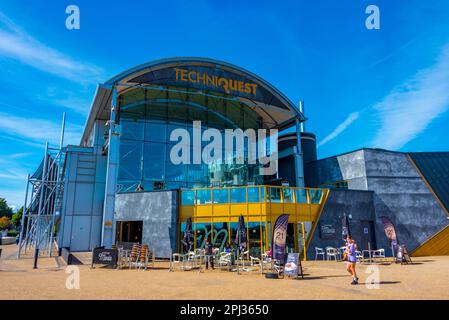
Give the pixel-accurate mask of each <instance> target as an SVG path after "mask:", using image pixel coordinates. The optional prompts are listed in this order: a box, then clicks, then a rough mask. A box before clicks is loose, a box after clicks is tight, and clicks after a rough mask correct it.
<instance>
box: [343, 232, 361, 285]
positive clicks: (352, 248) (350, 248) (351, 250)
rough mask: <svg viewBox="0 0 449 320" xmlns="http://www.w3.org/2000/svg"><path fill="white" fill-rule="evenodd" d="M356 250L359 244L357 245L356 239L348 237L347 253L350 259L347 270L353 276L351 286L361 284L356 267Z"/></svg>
mask: <svg viewBox="0 0 449 320" xmlns="http://www.w3.org/2000/svg"><path fill="white" fill-rule="evenodd" d="M356 250H357V244H356V243H355V241H354V239H352V237H351V236H349V235H348V237H347V238H346V252H345V253H346V256H347V259H348V262H347V263H346V270H347V271H348V272H349V273H350V274H351V275H352V282H351V284H353V285H355V284H358V283H359V278H358V277H357V272H356V271H355V267H356V264H357V257H356V255H355V252H356Z"/></svg>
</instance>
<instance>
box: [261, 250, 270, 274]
mask: <svg viewBox="0 0 449 320" xmlns="http://www.w3.org/2000/svg"><path fill="white" fill-rule="evenodd" d="M261 262H262V273H263V271H264V270H267V269H269V268H270V267H271V258H270V257H269V256H268V253H263V254H262V261H261Z"/></svg>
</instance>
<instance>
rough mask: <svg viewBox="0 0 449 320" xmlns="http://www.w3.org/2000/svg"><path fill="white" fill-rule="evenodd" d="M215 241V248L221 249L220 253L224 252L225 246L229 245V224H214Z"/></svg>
mask: <svg viewBox="0 0 449 320" xmlns="http://www.w3.org/2000/svg"><path fill="white" fill-rule="evenodd" d="M213 233H214V239H213V245H214V247H215V248H219V249H220V252H221V251H224V249H225V246H226V244H227V243H229V234H228V224H227V223H226V222H224V223H221V222H220V223H214V231H213Z"/></svg>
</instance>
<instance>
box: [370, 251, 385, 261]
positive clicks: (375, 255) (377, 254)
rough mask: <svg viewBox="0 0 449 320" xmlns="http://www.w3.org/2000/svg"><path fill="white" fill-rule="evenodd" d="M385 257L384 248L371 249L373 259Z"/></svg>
mask: <svg viewBox="0 0 449 320" xmlns="http://www.w3.org/2000/svg"><path fill="white" fill-rule="evenodd" d="M376 258H377V259H385V249H378V250H373V259H376Z"/></svg>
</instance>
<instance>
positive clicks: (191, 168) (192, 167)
mask: <svg viewBox="0 0 449 320" xmlns="http://www.w3.org/2000/svg"><path fill="white" fill-rule="evenodd" d="M186 168H187V180H188V181H189V182H207V176H206V175H205V174H204V165H202V164H188V165H186Z"/></svg>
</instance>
